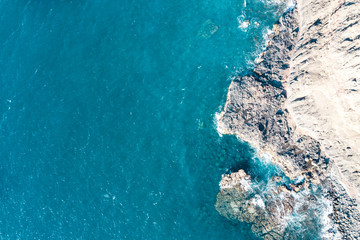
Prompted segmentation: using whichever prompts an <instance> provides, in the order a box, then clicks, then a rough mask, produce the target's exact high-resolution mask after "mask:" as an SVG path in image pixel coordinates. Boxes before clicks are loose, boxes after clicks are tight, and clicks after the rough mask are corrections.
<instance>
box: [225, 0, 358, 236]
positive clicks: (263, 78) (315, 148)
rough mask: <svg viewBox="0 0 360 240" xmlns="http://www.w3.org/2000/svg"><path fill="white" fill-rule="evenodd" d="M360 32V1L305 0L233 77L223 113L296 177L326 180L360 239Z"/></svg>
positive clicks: (346, 229)
mask: <svg viewBox="0 0 360 240" xmlns="http://www.w3.org/2000/svg"><path fill="white" fill-rule="evenodd" d="M357 30H360V2H356V1H331V0H324V1H315V0H299V1H298V3H297V6H296V8H295V9H293V10H291V11H288V12H287V13H285V14H284V15H283V16H282V17H281V19H280V20H279V23H278V24H277V25H275V26H274V35H273V37H272V39H271V41H270V43H269V45H268V46H267V48H266V50H265V51H264V52H263V54H262V55H261V56H260V58H259V59H257V60H256V62H257V65H256V67H255V69H254V71H253V72H252V73H251V74H247V75H245V76H239V77H237V78H236V79H235V80H234V81H233V82H232V83H231V85H230V87H229V92H228V96H227V102H226V105H225V108H224V110H223V112H222V113H221V115H220V119H219V126H220V128H221V130H222V133H224V134H236V135H237V136H239V137H240V138H241V139H242V140H244V141H247V142H249V143H250V144H251V145H253V146H254V147H256V148H257V149H258V150H259V152H260V153H261V152H267V153H270V154H271V155H272V157H273V161H274V162H276V163H278V164H279V165H280V166H281V167H282V169H283V170H284V172H285V174H286V175H287V176H289V177H290V178H295V177H297V176H300V175H302V176H303V177H305V179H306V181H305V185H308V184H310V183H311V184H315V185H316V184H321V185H322V186H323V188H324V194H325V195H326V197H328V198H329V199H330V200H331V201H332V202H333V214H332V216H331V218H332V220H333V221H334V222H335V223H336V224H337V225H338V228H339V230H340V232H341V233H342V235H343V238H344V239H358V238H360V231H359V229H360V213H359V209H358V206H357V200H358V199H359V195H358V189H359V186H360V175H359V174H360V159H359V156H360V155H359V153H360V148H359V146H360V145H359V143H360V94H359V93H358V89H357V88H358V82H360V80H359V81H358V80H356V79H357V78H359V76H356V75H358V73H360V54H358V52H360V46H357V45H356V43H357V42H358V43H360V37H359V36H360V35H359V34H360V31H357ZM223 180H224V179H223ZM221 191H224V190H221ZM228 196H233V197H234V198H237V197H239V196H237V195H234V194H228ZM240 198H241V196H240ZM218 199H219V198H218ZM225 202H226V201H225ZM228 202H229V201H228ZM223 205H226V204H223ZM218 209H219V208H218ZM222 209H223V210H219V211H220V213H221V214H222V215H225V216H229V215H226V211H227V210H228V211H231V208H225V207H223V208H222ZM224 209H227V210H226V211H225V210H224ZM239 220H245V221H247V220H249V219H246V218H244V219H242V218H240V219H239ZM253 226H254V225H253ZM255 226H256V224H255ZM278 233H279V232H278ZM283 237H284V236H283ZM275 239H276V238H275ZM285 239H286V238H285Z"/></svg>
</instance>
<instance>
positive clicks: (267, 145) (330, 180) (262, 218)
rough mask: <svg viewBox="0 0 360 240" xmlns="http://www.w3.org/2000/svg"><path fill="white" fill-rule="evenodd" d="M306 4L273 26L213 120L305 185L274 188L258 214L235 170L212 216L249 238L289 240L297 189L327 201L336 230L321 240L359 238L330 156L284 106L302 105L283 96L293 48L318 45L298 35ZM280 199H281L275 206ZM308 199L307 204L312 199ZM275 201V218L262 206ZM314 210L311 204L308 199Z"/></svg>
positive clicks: (357, 221) (357, 220)
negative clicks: (246, 228)
mask: <svg viewBox="0 0 360 240" xmlns="http://www.w3.org/2000/svg"><path fill="white" fill-rule="evenodd" d="M311 4H316V1H310V0H308V1H307V0H304V1H302V2H301V3H300V4H299V3H298V4H297V5H296V7H295V8H294V9H290V10H288V11H287V12H286V13H284V15H283V16H282V17H281V18H280V20H279V22H278V23H277V24H275V25H274V28H273V32H274V34H273V35H272V37H271V40H270V42H269V44H268V46H267V47H266V50H265V51H264V52H263V53H262V55H261V56H260V57H259V59H257V60H256V63H257V64H256V66H255V68H254V70H253V71H252V72H251V73H249V74H246V75H243V76H238V77H236V79H235V80H234V81H233V82H232V83H231V85H230V87H229V91H228V95H227V101H226V105H225V107H224V110H223V112H222V113H221V114H220V118H219V123H218V124H219V127H220V129H221V131H222V133H223V134H234V135H237V136H238V137H239V138H240V139H242V140H243V141H246V142H248V143H250V145H252V146H253V147H255V148H256V149H258V151H259V154H262V153H268V154H270V155H271V156H272V160H273V162H274V163H276V164H278V165H279V166H281V168H282V170H283V171H284V173H285V175H286V176H288V177H289V178H290V179H295V178H299V177H302V178H303V179H304V181H303V182H302V184H301V186H298V189H296V188H293V189H290V190H286V191H285V190H284V189H283V190H278V189H279V188H280V187H281V186H277V187H276V193H273V194H272V196H271V194H270V195H269V196H270V198H269V199H267V200H266V201H265V202H266V204H265V205H264V207H263V208H262V207H260V208H259V207H254V205H253V204H250V203H251V202H254V200H252V198H254V197H253V196H252V197H249V196H250V195H251V194H250V192H251V190H249V189H248V190H245V189H244V186H245V185H246V184H245V183H246V182H247V181H250V180H249V177H246V173H245V172H243V171H242V170H240V171H239V172H237V173H232V174H231V175H224V176H223V179H222V181H221V184H220V193H219V195H218V201H217V205H216V208H217V210H218V211H219V213H220V214H221V215H224V216H225V217H227V218H229V219H233V220H234V219H237V220H239V221H245V222H249V223H252V229H253V231H254V232H255V233H256V234H257V235H258V236H260V237H262V238H264V239H294V238H292V237H289V236H286V235H284V229H285V226H284V223H285V222H286V221H284V219H285V218H287V217H288V216H290V215H291V214H293V209H294V202H293V200H291V199H294V198H295V197H294V196H296V194H300V192H301V194H304V192H302V191H301V189H309V188H310V186H316V185H319V186H321V187H322V189H323V196H324V197H326V198H327V199H328V200H329V201H330V202H331V206H332V211H331V212H332V213H331V214H329V216H327V217H329V219H330V220H331V222H332V223H333V224H335V225H334V226H337V227H335V228H337V230H334V227H330V228H329V231H328V232H331V231H333V232H334V233H333V234H329V235H328V236H331V237H324V239H339V238H342V239H358V238H360V231H359V229H360V213H359V209H358V206H357V199H356V197H355V198H354V196H351V197H350V195H351V194H350V195H349V188H348V187H347V186H344V184H343V181H342V178H341V176H340V174H339V171H338V170H337V167H336V164H335V159H334V158H333V157H332V156H329V155H328V151H327V149H326V148H325V147H324V146H323V144H322V142H320V141H319V140H318V139H315V138H314V137H313V136H312V135H311V134H307V133H306V132H305V131H299V129H298V125H297V122H296V121H295V120H294V118H293V115H292V112H291V111H290V110H289V106H288V101H289V98H291V99H292V101H294V102H295V103H296V102H301V101H303V100H304V99H302V97H299V98H295V99H294V97H293V96H290V97H289V86H290V85H291V83H292V82H294V81H298V80H297V78H298V76H297V75H296V74H295V73H298V71H295V70H294V69H298V65H296V64H295V63H296V61H294V58H296V57H298V56H297V55H296V54H297V53H298V52H299V49H303V48H308V47H309V46H312V47H314V46H315V45H316V43H317V40H316V38H315V37H314V38H311V39H313V40H311V39H310V40H309V41H308V42H307V43H306V44H303V43H302V41H303V39H304V36H303V35H304V30H303V29H301V28H302V24H301V23H300V22H299V21H303V20H302V19H301V15H302V14H303V13H302V11H305V9H304V8H303V6H306V7H307V8H308V7H309V6H311ZM342 4H347V3H346V2H344V3H342ZM320 23H323V22H322V21H321V20H320V22H319V21H318V20H315V21H314V22H313V23H312V27H313V28H314V27H316V26H318V25H319V24H320ZM306 34H308V33H306ZM314 34H316V32H314ZM314 39H315V40H314ZM300 43H301V44H300ZM309 49H310V50H311V48H309ZM308 54H311V53H308ZM244 184H245V185H244ZM249 191H250V192H249ZM279 194H281V195H284V194H285V195H286V196H285V197H283V198H282V200H279V198H278V197H277V196H278V195H279ZM306 197H308V198H311V195H308V196H306ZM274 201H275V202H276V201H278V202H277V204H276V206H281V207H280V209H282V210H281V211H280V212H281V214H279V212H278V210H276V211H277V212H276V214H275V213H272V212H273V210H272V209H273V208H272V207H271V206H273V205H272V204H270V205H269V204H268V203H271V202H274ZM312 204H314V205H316V204H317V203H316V201H315V200H314V201H313V203H312ZM239 209H240V210H239ZM264 224H265V225H264ZM330 225H331V224H330ZM331 229H333V230H331ZM339 233H340V234H341V236H342V237H340V235H339ZM299 239H301V237H300V236H299Z"/></svg>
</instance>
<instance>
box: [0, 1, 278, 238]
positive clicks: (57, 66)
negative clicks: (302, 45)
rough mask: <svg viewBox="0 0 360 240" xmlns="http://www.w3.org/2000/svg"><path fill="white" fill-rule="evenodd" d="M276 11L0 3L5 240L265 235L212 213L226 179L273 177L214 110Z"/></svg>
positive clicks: (265, 7)
mask: <svg viewBox="0 0 360 240" xmlns="http://www.w3.org/2000/svg"><path fill="white" fill-rule="evenodd" d="M280 13H281V10H279V7H278V6H277V5H276V4H272V3H266V2H265V0H264V1H261V0H248V1H247V4H246V7H245V6H244V2H243V0H218V1H209V0H196V1H194V0H177V1H169V0H150V1H149V0H146V1H145V0H137V1H135V0H134V1H131V0H120V1H116V0H79V1H71V0H62V1H60V0H47V1H37V0H0V23H1V24H0V66H1V72H0V81H1V88H0V239H235V238H236V239H256V238H255V237H254V236H253V235H252V233H251V231H250V229H249V226H248V225H246V224H243V223H232V222H230V221H228V220H226V219H225V218H223V217H221V216H220V215H218V213H217V212H216V210H215V208H214V204H215V202H216V195H217V193H218V190H219V187H218V183H219V181H220V179H221V174H223V173H226V172H229V171H231V170H237V169H239V168H244V169H246V170H247V171H248V172H250V173H252V174H253V176H254V177H255V178H256V177H259V178H261V177H262V176H264V175H263V174H262V173H265V172H267V170H266V169H260V168H258V167H256V164H255V163H254V162H256V160H254V158H253V152H252V150H251V149H250V148H249V147H248V146H247V145H245V144H243V143H240V142H239V141H238V140H237V139H236V138H235V137H231V136H224V137H220V136H219V134H218V133H217V131H216V124H215V114H216V113H217V112H219V111H220V110H221V108H222V106H223V105H224V103H225V99H226V92H227V87H228V86H229V84H230V82H231V77H232V76H233V75H234V74H236V73H237V72H241V71H244V70H246V69H248V68H249V67H251V62H253V60H254V59H255V57H256V56H257V54H259V52H260V51H261V47H262V46H263V45H264V33H265V32H266V29H267V28H270V27H271V25H272V24H273V23H274V22H275V21H276V20H277V18H278V17H279V15H280ZM238 18H239V19H241V20H244V19H245V20H246V19H247V20H250V26H249V27H248V28H247V29H246V30H244V29H241V28H239V27H238V26H239V21H238ZM255 22H258V23H259V26H258V27H257V26H256V24H255ZM261 171H263V172H261Z"/></svg>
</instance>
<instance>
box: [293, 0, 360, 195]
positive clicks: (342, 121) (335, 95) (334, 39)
mask: <svg viewBox="0 0 360 240" xmlns="http://www.w3.org/2000/svg"><path fill="white" fill-rule="evenodd" d="M297 4H298V7H299V8H301V9H303V10H302V11H301V12H300V29H299V30H300V37H299V41H298V44H297V46H296V50H295V53H294V55H293V58H292V63H291V66H292V67H291V70H290V77H289V81H288V86H287V90H288V100H287V106H288V109H289V111H290V114H291V115H292V117H293V119H294V121H295V123H296V126H297V131H298V132H300V133H304V134H307V135H310V136H311V137H313V138H315V139H316V140H318V141H319V142H320V143H321V144H322V146H323V147H324V149H325V151H326V154H327V156H328V157H329V158H330V159H332V160H333V161H334V162H335V167H334V168H333V174H337V175H338V177H339V178H340V179H341V182H342V183H343V184H344V186H345V187H346V189H347V191H348V193H349V195H350V196H351V197H355V198H357V199H358V200H360V194H359V193H360V1H338V0H298V3H297Z"/></svg>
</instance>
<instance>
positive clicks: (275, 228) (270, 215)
mask: <svg viewBox="0 0 360 240" xmlns="http://www.w3.org/2000/svg"><path fill="white" fill-rule="evenodd" d="M251 185H252V183H251V178H250V176H249V175H246V173H245V172H244V171H243V170H240V171H238V172H235V173H231V174H226V175H224V176H223V178H222V180H221V182H220V189H221V190H220V193H219V194H218V197H217V203H216V206H215V207H216V209H217V210H218V211H219V213H220V214H221V215H223V216H225V217H226V218H228V219H230V220H238V221H241V222H247V223H251V224H252V227H251V229H252V231H253V232H254V233H255V234H256V235H258V236H261V237H263V238H264V239H282V236H283V235H284V232H285V229H286V226H285V223H286V220H285V219H286V217H287V216H289V215H291V214H292V213H293V211H294V204H295V201H294V197H293V196H292V195H291V194H290V192H289V191H288V190H286V188H284V187H279V188H278V190H277V191H275V190H276V188H275V187H274V189H273V190H274V191H273V192H272V194H269V195H268V199H267V201H266V204H265V202H264V201H263V199H262V198H261V197H260V196H259V195H258V194H256V192H255V191H254V189H253V188H252V187H251Z"/></svg>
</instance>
